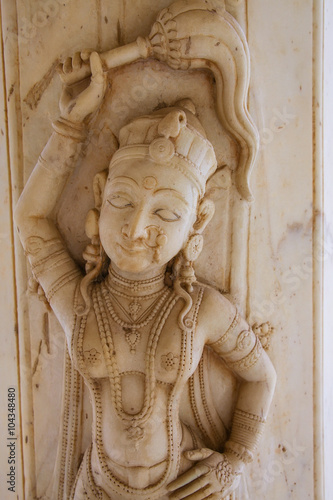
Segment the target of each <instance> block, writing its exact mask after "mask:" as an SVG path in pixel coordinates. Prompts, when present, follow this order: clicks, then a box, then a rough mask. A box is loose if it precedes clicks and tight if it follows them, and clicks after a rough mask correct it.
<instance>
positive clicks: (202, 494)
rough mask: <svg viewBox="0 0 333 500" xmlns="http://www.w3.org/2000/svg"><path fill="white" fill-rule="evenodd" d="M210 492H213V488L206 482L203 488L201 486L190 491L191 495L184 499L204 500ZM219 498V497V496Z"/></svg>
mask: <svg viewBox="0 0 333 500" xmlns="http://www.w3.org/2000/svg"><path fill="white" fill-rule="evenodd" d="M212 493H214V491H213V488H212V486H211V485H210V484H208V485H207V486H205V487H204V488H201V489H200V490H197V491H196V492H195V493H192V495H188V496H187V497H186V500H206V499H207V498H209V496H210V495H211V494H212ZM220 495H221V493H220ZM182 498H185V497H182ZM219 498H221V496H220V497H219Z"/></svg>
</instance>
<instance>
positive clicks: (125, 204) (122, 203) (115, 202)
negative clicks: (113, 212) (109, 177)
mask: <svg viewBox="0 0 333 500" xmlns="http://www.w3.org/2000/svg"><path fill="white" fill-rule="evenodd" d="M107 201H108V203H110V205H111V206H112V207H114V208H129V207H133V203H132V202H131V201H130V200H128V199H127V198H124V197H123V196H113V197H112V198H111V199H109V200H107Z"/></svg>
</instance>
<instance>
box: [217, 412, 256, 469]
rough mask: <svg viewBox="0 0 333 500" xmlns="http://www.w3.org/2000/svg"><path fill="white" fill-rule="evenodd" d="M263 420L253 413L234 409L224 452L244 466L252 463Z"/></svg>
mask: <svg viewBox="0 0 333 500" xmlns="http://www.w3.org/2000/svg"><path fill="white" fill-rule="evenodd" d="M264 425H265V420H264V419H263V418H262V417H260V416H258V415H254V414H253V413H248V412H245V411H243V410H239V409H236V410H235V413H234V419H233V423H232V429H231V434H230V438H229V440H228V441H227V442H226V443H225V446H224V451H225V452H227V453H230V454H232V455H233V456H235V457H236V458H237V459H238V460H241V461H242V462H244V463H245V464H248V463H250V462H252V461H253V452H254V451H255V449H256V448H257V446H258V443H259V441H260V438H261V436H262V433H263V430H264Z"/></svg>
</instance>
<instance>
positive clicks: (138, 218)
mask: <svg viewBox="0 0 333 500" xmlns="http://www.w3.org/2000/svg"><path fill="white" fill-rule="evenodd" d="M147 226H148V221H147V215H146V213H145V210H144V209H143V208H138V209H137V210H135V212H134V213H133V214H132V217H131V219H130V220H129V221H128V222H127V223H126V224H125V225H124V226H123V228H122V233H123V235H124V236H125V237H127V238H129V239H131V240H139V239H146V238H147V236H148V232H147Z"/></svg>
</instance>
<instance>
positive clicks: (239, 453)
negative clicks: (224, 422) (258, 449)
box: [224, 441, 253, 464]
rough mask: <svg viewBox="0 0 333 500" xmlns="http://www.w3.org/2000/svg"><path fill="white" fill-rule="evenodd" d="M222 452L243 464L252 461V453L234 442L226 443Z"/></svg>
mask: <svg viewBox="0 0 333 500" xmlns="http://www.w3.org/2000/svg"><path fill="white" fill-rule="evenodd" d="M224 451H225V452H227V453H232V455H234V456H235V457H236V458H237V459H238V460H241V461H242V462H244V463H245V464H249V463H251V462H252V461H253V453H252V452H251V451H250V450H248V449H247V448H245V446H243V445H241V444H238V443H235V442H234V441H227V442H226V443H225V445H224Z"/></svg>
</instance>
